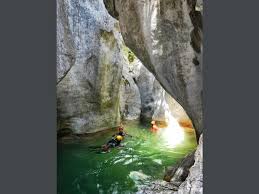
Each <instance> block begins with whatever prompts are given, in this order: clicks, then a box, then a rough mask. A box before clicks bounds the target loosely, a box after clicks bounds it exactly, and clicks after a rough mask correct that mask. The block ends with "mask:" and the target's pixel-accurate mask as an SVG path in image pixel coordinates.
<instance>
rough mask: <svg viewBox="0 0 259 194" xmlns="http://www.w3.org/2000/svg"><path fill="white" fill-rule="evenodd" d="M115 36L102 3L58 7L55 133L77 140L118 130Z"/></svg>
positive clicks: (71, 1) (66, 0) (65, 1)
mask: <svg viewBox="0 0 259 194" xmlns="http://www.w3.org/2000/svg"><path fill="white" fill-rule="evenodd" d="M119 36H120V33H119V25H118V22H117V21H116V20H115V19H114V18H112V17H111V16H110V15H109V14H108V12H107V10H106V8H105V6H104V4H103V1H102V0H85V1H77V0H58V1H57V115H58V118H57V120H58V129H65V128H69V129H72V130H73V132H74V133H77V134H80V133H90V132H95V131H99V130H103V129H107V128H111V127H115V126H118V124H119V122H120V114H119V89H120V83H121V73H122V66H123V60H122V52H121V49H120V45H121V39H120V38H119Z"/></svg>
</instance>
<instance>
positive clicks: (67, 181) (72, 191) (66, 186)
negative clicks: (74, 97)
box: [57, 124, 196, 194]
mask: <svg viewBox="0 0 259 194" xmlns="http://www.w3.org/2000/svg"><path fill="white" fill-rule="evenodd" d="M125 130H126V131H127V132H128V133H129V134H131V135H134V137H132V138H131V137H126V138H125V139H124V140H123V145H124V147H122V148H114V149H112V150H111V152H109V153H101V152H100V150H99V149H96V148H95V146H100V145H102V144H104V143H106V142H107V141H108V140H109V139H110V138H111V135H112V134H114V133H115V132H116V131H107V132H105V133H102V134H99V135H95V136H94V137H91V138H87V139H84V140H81V141H78V142H70V143H59V144H58V188H57V189H58V194H95V193H103V194H109V193H135V192H136V191H137V185H138V184H144V182H148V181H152V180H154V179H162V178H163V175H164V172H165V170H164V169H165V167H168V166H172V165H173V164H175V163H176V162H177V161H179V160H180V159H182V158H183V157H184V156H185V155H186V154H188V153H190V152H191V151H192V150H193V149H195V147H196V140H195V135H194V134H190V133H185V138H184V141H183V142H182V143H181V144H178V145H177V146H176V147H175V148H168V147H167V145H166V144H164V142H163V140H162V139H161V138H160V137H158V136H156V135H154V134H151V133H150V132H149V130H148V129H147V128H145V127H143V126H138V125H136V124H128V125H126V127H125ZM143 174H144V175H143ZM143 176H144V178H145V179H143Z"/></svg>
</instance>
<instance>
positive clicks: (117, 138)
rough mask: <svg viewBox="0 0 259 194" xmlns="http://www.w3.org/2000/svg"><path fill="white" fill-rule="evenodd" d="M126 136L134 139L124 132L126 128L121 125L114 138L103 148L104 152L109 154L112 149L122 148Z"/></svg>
mask: <svg viewBox="0 0 259 194" xmlns="http://www.w3.org/2000/svg"><path fill="white" fill-rule="evenodd" d="M125 136H130V137H132V136H131V135H129V134H128V133H126V132H125V131H124V128H123V126H122V124H121V125H120V127H119V128H118V132H117V133H116V134H114V135H113V136H112V137H113V138H112V139H111V140H109V141H108V142H107V143H106V144H105V145H103V146H102V150H103V151H105V152H108V151H109V150H110V148H114V147H121V141H122V140H123V139H124V137H125Z"/></svg>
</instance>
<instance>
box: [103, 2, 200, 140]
mask: <svg viewBox="0 0 259 194" xmlns="http://www.w3.org/2000/svg"><path fill="white" fill-rule="evenodd" d="M104 2H105V4H106V7H107V9H108V10H109V13H110V14H111V15H113V16H114V17H115V18H117V19H118V20H119V23H120V28H121V32H122V36H123V39H124V41H125V44H126V45H127V46H128V47H129V48H130V49H131V50H132V51H133V52H134V53H136V55H137V57H138V58H139V59H140V60H141V61H142V62H143V64H144V65H145V66H146V67H147V69H148V70H149V71H150V72H152V73H153V74H154V75H155V77H156V79H157V80H158V81H159V82H160V83H161V85H162V86H163V87H164V89H165V90H166V91H167V92H168V93H169V94H170V95H171V96H173V98H174V99H176V100H177V101H178V102H179V103H180V104H181V105H182V106H183V108H184V109H185V110H186V112H187V114H188V115H189V116H190V118H191V119H192V121H193V124H194V126H195V129H196V133H197V136H199V135H200V134H201V133H202V131H203V127H202V58H201V55H202V18H201V16H202V14H201V10H202V8H201V2H200V1H199V2H198V3H199V4H198V3H197V4H196V1H195V0H187V1H185V0H174V1H172V0H152V1H150V0H143V1H139V0H105V1H104Z"/></svg>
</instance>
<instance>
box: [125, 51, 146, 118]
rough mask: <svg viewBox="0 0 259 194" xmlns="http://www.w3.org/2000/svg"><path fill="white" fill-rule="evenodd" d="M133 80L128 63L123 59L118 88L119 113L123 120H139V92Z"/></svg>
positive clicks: (133, 76)
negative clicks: (120, 80)
mask: <svg viewBox="0 0 259 194" xmlns="http://www.w3.org/2000/svg"><path fill="white" fill-rule="evenodd" d="M125 56H126V55H125ZM134 79H135V75H134V73H133V72H132V71H131V69H130V68H129V62H128V61H127V59H125V64H124V66H123V71H122V82H121V88H120V111H121V116H122V119H123V120H138V119H139V118H140V113H141V99H140V92H139V88H138V86H137V85H136V83H135V82H134Z"/></svg>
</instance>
